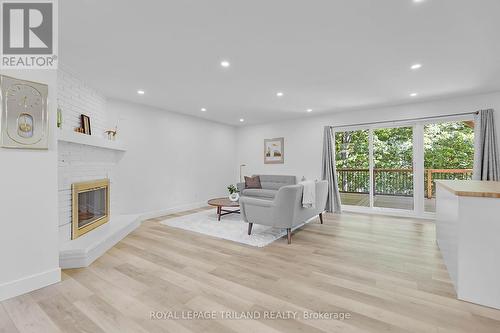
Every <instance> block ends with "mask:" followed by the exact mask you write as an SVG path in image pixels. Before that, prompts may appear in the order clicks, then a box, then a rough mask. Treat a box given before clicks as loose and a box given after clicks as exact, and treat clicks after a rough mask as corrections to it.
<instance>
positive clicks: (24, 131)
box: [0, 75, 49, 149]
mask: <svg viewBox="0 0 500 333" xmlns="http://www.w3.org/2000/svg"><path fill="white" fill-rule="evenodd" d="M48 92H49V87H48V86H47V85H46V84H43V83H37V82H31V81H25V80H20V79H16V78H13V77H9V76H5V75H0V93H1V97H2V105H1V107H2V115H1V135H0V140H1V146H2V147H5V148H25V149H48V148H49V146H48V145H49V133H48V131H49V127H48V108H47V95H48Z"/></svg>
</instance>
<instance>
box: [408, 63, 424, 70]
mask: <svg viewBox="0 0 500 333" xmlns="http://www.w3.org/2000/svg"><path fill="white" fill-rule="evenodd" d="M410 68H411V69H413V70H415V69H419V68H422V64H415V65H412V66H411V67H410Z"/></svg>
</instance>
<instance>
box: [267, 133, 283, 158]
mask: <svg viewBox="0 0 500 333" xmlns="http://www.w3.org/2000/svg"><path fill="white" fill-rule="evenodd" d="M283 163H285V138H275V139H265V140H264V164H283Z"/></svg>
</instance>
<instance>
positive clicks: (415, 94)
mask: <svg viewBox="0 0 500 333" xmlns="http://www.w3.org/2000/svg"><path fill="white" fill-rule="evenodd" d="M417 96H418V94H417V93H411V94H410V97H417Z"/></svg>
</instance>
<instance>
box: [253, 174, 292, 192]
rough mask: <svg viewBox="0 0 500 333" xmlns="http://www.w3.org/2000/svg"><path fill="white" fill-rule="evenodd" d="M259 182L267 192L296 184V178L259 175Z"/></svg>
mask: <svg viewBox="0 0 500 333" xmlns="http://www.w3.org/2000/svg"><path fill="white" fill-rule="evenodd" d="M259 180H260V184H261V186H262V188H265V189H267V190H279V189H280V188H281V187H283V186H287V185H295V184H296V178H295V176H282V175H259Z"/></svg>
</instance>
